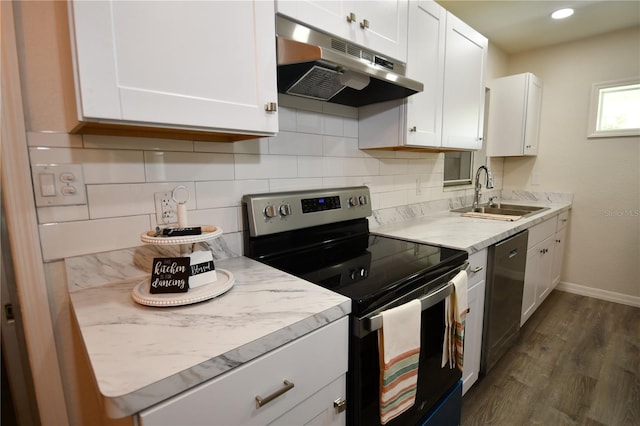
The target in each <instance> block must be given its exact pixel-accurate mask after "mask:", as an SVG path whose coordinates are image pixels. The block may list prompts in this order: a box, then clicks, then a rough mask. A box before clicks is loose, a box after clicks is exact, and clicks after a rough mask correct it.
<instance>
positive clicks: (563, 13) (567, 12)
mask: <svg viewBox="0 0 640 426" xmlns="http://www.w3.org/2000/svg"><path fill="white" fill-rule="evenodd" d="M571 15H573V9H570V8H567V9H559V10H556V11H555V12H553V13H552V14H551V17H552V18H553V19H564V18H568V17H569V16H571Z"/></svg>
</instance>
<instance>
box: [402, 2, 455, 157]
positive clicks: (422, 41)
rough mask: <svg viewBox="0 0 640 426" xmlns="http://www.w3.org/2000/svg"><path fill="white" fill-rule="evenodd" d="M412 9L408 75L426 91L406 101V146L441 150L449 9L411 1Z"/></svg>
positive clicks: (430, 3) (429, 3) (410, 14)
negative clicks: (447, 11)
mask: <svg viewBox="0 0 640 426" xmlns="http://www.w3.org/2000/svg"><path fill="white" fill-rule="evenodd" d="M409 6H410V10H409V40H411V43H410V44H409V50H408V55H407V76H408V77H410V78H413V79H416V80H418V81H422V82H423V83H424V91H423V92H421V93H416V94H415V95H412V96H409V97H408V98H407V100H406V108H407V129H406V131H407V139H406V145H408V146H417V147H419V146H425V147H438V146H441V143H442V140H441V131H442V90H443V86H442V81H443V79H444V47H445V19H446V10H445V9H444V8H442V7H441V6H440V5H438V4H437V3H435V2H433V1H423V0H420V1H411V2H410V3H409Z"/></svg>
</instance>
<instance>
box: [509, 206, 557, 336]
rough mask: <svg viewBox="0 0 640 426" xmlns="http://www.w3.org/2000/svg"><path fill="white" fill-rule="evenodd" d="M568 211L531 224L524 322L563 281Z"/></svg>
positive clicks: (525, 280) (522, 319)
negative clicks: (561, 275) (561, 280)
mask: <svg viewBox="0 0 640 426" xmlns="http://www.w3.org/2000/svg"><path fill="white" fill-rule="evenodd" d="M568 214H569V212H563V213H560V214H559V215H556V216H553V217H552V218H550V219H547V220H546V221H544V222H542V223H539V224H538V225H535V226H533V227H531V228H529V243H528V246H527V266H526V269H525V274H524V289H523V291H522V315H521V318H520V325H523V324H524V323H525V322H526V321H527V320H528V319H529V317H531V315H532V314H533V313H534V312H535V310H536V309H538V306H540V304H541V303H542V302H543V301H544V299H546V298H547V296H548V295H549V293H551V290H553V289H554V288H555V286H556V285H557V284H558V281H560V273H561V271H562V259H563V256H564V240H565V232H566V223H567V220H568Z"/></svg>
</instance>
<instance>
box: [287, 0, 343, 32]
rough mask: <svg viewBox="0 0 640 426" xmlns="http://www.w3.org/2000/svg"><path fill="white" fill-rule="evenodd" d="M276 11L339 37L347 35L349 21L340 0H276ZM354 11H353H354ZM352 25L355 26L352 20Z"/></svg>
mask: <svg viewBox="0 0 640 426" xmlns="http://www.w3.org/2000/svg"><path fill="white" fill-rule="evenodd" d="M276 8H277V12H278V13H279V14H281V15H285V16H288V17H289V18H292V19H294V20H296V21H299V22H302V23H304V24H307V25H309V26H311V27H314V28H317V29H318V30H320V31H322V32H325V33H328V34H333V35H335V36H338V37H341V38H348V37H349V32H348V31H349V23H348V22H347V15H348V14H349V12H350V11H348V10H346V9H345V4H344V2H343V1H342V0H338V1H335V0H295V1H291V0H277V1H276ZM354 13H355V12H354ZM353 27H354V28H355V27H356V23H355V22H354V25H353Z"/></svg>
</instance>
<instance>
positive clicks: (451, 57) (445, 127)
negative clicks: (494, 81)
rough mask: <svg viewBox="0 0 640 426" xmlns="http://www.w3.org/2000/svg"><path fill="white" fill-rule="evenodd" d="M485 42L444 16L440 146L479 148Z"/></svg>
mask: <svg viewBox="0 0 640 426" xmlns="http://www.w3.org/2000/svg"><path fill="white" fill-rule="evenodd" d="M487 47H488V40H487V38H486V37H484V36H483V35H482V34H480V33H478V32H477V31H476V30H474V29H473V28H471V27H470V26H468V25H467V24H465V23H464V22H462V21H461V20H460V19H458V18H457V17H455V16H454V15H452V14H451V13H447V37H446V55H445V64H444V101H443V106H442V147H443V148H462V149H469V150H478V149H480V148H482V131H483V122H484V91H485V83H484V73H485V65H486V62H487Z"/></svg>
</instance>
